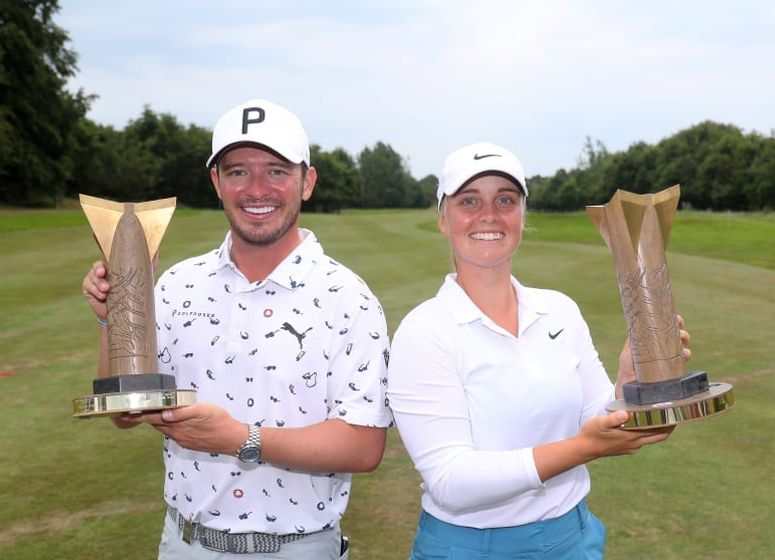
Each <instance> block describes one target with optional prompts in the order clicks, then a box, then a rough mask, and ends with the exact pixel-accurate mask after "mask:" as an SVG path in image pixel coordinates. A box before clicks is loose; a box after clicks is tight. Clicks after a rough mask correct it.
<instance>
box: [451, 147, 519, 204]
mask: <svg viewBox="0 0 775 560" xmlns="http://www.w3.org/2000/svg"><path fill="white" fill-rule="evenodd" d="M488 172H493V173H502V174H504V175H507V176H508V177H510V178H511V179H513V181H514V183H516V184H517V185H518V186H519V188H520V189H521V190H522V193H523V194H524V195H525V196H527V194H528V191H527V182H526V181H525V172H524V171H523V170H522V164H521V163H520V162H519V160H518V159H517V156H515V155H514V154H512V153H511V152H510V151H508V150H507V149H505V148H501V147H500V146H496V145H495V144H491V143H490V142H479V143H477V144H471V145H470V146H466V147H464V148H460V149H458V150H455V151H454V152H452V153H451V154H449V155H448V156H447V159H446V161H445V162H444V169H443V170H442V171H441V179H440V180H439V188H438V190H437V191H436V198H437V199H438V206H439V208H441V201H442V199H443V198H444V197H445V196H452V195H453V194H455V193H456V192H457V191H459V190H460V189H461V188H462V187H463V186H464V185H465V184H466V183H468V182H469V181H470V180H471V179H473V178H474V177H477V176H479V175H482V174H487V173H488Z"/></svg>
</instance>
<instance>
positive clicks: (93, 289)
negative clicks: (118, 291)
mask: <svg viewBox="0 0 775 560" xmlns="http://www.w3.org/2000/svg"><path fill="white" fill-rule="evenodd" d="M107 275H108V269H107V267H106V266H105V263H104V262H102V261H97V262H95V263H94V264H93V265H92V267H91V270H89V272H88V273H87V274H86V277H85V278H84V279H83V284H82V288H83V295H84V297H85V298H86V301H88V302H89V305H90V306H91V308H92V311H94V314H95V315H96V316H97V319H101V320H103V321H104V320H106V319H107V318H108V308H107V305H106V303H105V302H106V301H107V298H108V292H109V291H110V284H108V281H107V280H106V277H107Z"/></svg>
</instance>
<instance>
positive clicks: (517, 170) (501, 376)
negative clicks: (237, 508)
mask: <svg viewBox="0 0 775 560" xmlns="http://www.w3.org/2000/svg"><path fill="white" fill-rule="evenodd" d="M527 195H528V189H527V184H526V181H525V175H524V172H523V170H522V166H521V164H520V162H519V160H518V159H517V158H516V157H515V156H514V155H513V154H512V153H510V152H509V151H508V150H505V149H503V148H501V147H499V146H496V145H493V144H490V143H479V144H474V145H471V146H467V147H465V148H461V149H459V150H456V151H455V152H453V153H452V154H450V155H449V157H448V158H447V160H446V162H445V165H444V169H443V172H442V176H441V179H440V182H439V188H438V192H437V196H438V201H439V229H440V230H441V232H442V233H443V234H444V235H445V236H446V237H447V238H448V240H449V243H450V246H451V248H452V254H453V259H454V265H455V273H453V274H449V275H448V276H447V277H446V279H445V282H444V284H443V285H442V287H441V289H440V290H439V292H438V293H437V295H436V296H435V297H434V298H432V299H430V300H428V301H426V302H425V303H423V304H421V305H419V306H418V307H417V308H415V309H414V310H413V311H411V312H410V313H409V314H408V315H407V316H406V317H405V318H404V320H403V321H402V323H401V325H400V326H399V328H398V330H397V331H396V334H395V337H394V340H393V343H392V350H391V358H390V365H389V372H388V396H389V399H390V405H391V407H392V409H393V413H394V416H395V421H396V425H397V427H398V430H399V432H400V434H401V437H402V439H403V441H404V445H405V447H406V449H407V451H408V452H409V454H410V456H411V457H412V460H413V461H414V464H415V468H416V469H417V470H418V471H419V473H420V475H421V476H422V479H423V485H422V488H423V496H422V508H423V512H422V514H421V517H420V522H419V526H418V529H417V534H416V537H415V541H414V548H413V550H412V556H411V558H412V559H413V560H430V559H442V558H455V559H461V558H465V559H469V558H470V559H474V558H493V559H494V558H498V559H507V558H552V559H554V558H563V559H564V558H569V559H570V558H573V559H576V558H601V557H602V555H603V546H604V542H605V528H604V527H603V525H602V524H601V523H600V522H599V521H598V520H597V519H596V518H595V517H594V516H593V515H592V514H591V513H589V511H588V510H587V506H586V501H585V496H586V495H587V493H588V492H589V488H590V483H589V474H588V472H587V469H586V467H585V466H584V464H585V463H587V462H588V461H591V460H593V459H595V458H598V457H604V456H610V455H620V454H628V453H635V452H636V451H637V450H638V449H640V447H642V446H643V445H647V444H651V443H656V442H659V441H662V440H664V439H666V438H667V437H668V436H669V434H670V432H671V428H661V429H654V430H643V431H627V430H622V429H620V428H619V426H620V425H621V424H622V423H623V422H624V421H625V420H626V419H627V413H626V412H623V411H619V412H615V413H612V414H607V413H606V411H605V405H606V404H607V403H609V402H610V401H611V400H612V399H614V396H615V395H616V396H619V395H620V391H621V385H622V384H623V383H626V382H628V381H632V380H633V379H634V368H633V364H632V357H631V354H630V351H629V345H628V344H625V347H624V350H623V351H622V354H621V358H620V364H619V372H618V377H617V382H616V385H615V386H614V385H612V384H611V382H610V381H609V378H608V375H607V374H606V372H605V369H604V368H603V365H602V364H601V362H600V360H599V358H598V355H597V352H596V350H595V348H594V346H593V344H592V340H591V337H590V334H589V329H588V327H587V325H586V323H585V321H584V319H583V318H582V316H581V313H580V311H579V309H578V307H577V305H576V304H575V303H574V302H573V301H572V300H571V299H570V298H568V297H567V296H565V295H563V294H561V293H559V292H556V291H551V290H539V289H535V288H528V287H525V286H523V285H522V284H520V283H519V282H518V281H517V280H516V278H514V277H513V276H512V275H511V264H512V257H513V255H514V254H515V252H516V250H517V248H518V247H519V244H520V242H521V240H522V230H523V228H524V213H525V199H526V197H527ZM682 340H683V341H684V343H685V344H688V333H686V332H685V331H682ZM684 353H685V356H686V357H687V358H688V355H689V350H688V348H686V349H685V350H684Z"/></svg>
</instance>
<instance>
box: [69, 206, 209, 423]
mask: <svg viewBox="0 0 775 560" xmlns="http://www.w3.org/2000/svg"><path fill="white" fill-rule="evenodd" d="M80 200H81V206H82V208H83V210H84V213H85V214H86V216H87V218H88V220H89V224H90V225H91V227H92V230H93V231H94V236H95V238H96V239H97V243H98V245H99V246H100V249H101V250H102V252H103V254H104V257H105V261H106V262H107V267H108V273H107V281H108V283H109V284H110V287H111V289H110V292H108V297H107V303H106V305H107V312H108V314H107V322H108V324H107V339H108V348H107V352H108V375H107V376H106V377H98V378H97V379H95V380H94V381H93V383H92V387H93V391H94V394H92V395H88V396H84V397H79V398H77V399H74V400H73V410H74V415H75V416H76V417H78V418H89V417H91V416H101V415H113V414H121V413H141V412H144V411H151V410H161V409H164V408H175V407H179V406H186V405H189V404H193V403H194V402H196V392H195V391H192V390H178V389H177V388H176V384H175V377H174V376H172V375H169V374H162V373H158V352H157V347H156V313H155V309H154V297H153V284H154V282H153V266H152V265H151V260H152V258H153V255H155V254H156V251H157V249H158V247H159V243H160V242H161V238H162V236H163V235H164V232H165V231H166V229H167V224H168V223H169V220H170V218H171V217H172V213H173V212H174V210H175V199H174V198H167V199H162V200H155V201H151V202H143V203H135V204H133V203H118V202H112V201H109V200H103V199H100V198H95V197H91V196H86V195H80Z"/></svg>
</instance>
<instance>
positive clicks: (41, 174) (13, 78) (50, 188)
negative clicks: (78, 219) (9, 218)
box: [0, 0, 92, 205]
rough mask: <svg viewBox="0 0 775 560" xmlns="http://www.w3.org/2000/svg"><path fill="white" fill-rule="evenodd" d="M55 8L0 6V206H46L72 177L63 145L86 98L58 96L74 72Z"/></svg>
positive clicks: (36, 0) (17, 3)
mask: <svg viewBox="0 0 775 560" xmlns="http://www.w3.org/2000/svg"><path fill="white" fill-rule="evenodd" d="M58 11H59V4H58V2H57V0H3V1H2V2H1V3H0V185H1V186H0V200H1V201H3V202H6V203H10V204H20V205H21V204H23V205H51V204H55V203H56V202H57V201H58V200H59V198H60V197H61V196H62V195H63V194H64V189H65V182H66V181H67V179H68V177H69V176H70V173H71V171H72V166H71V163H70V161H69V160H68V155H67V151H68V143H69V142H70V141H71V138H72V136H73V134H74V132H75V130H76V127H77V124H78V121H79V120H80V119H81V118H83V116H84V115H85V114H86V110H87V109H88V105H89V103H90V101H91V99H92V98H91V97H89V96H87V95H85V94H84V93H83V91H79V92H78V93H75V94H72V93H70V92H68V91H67V90H66V89H65V85H66V82H67V79H68V78H69V77H71V76H73V75H74V74H75V72H76V71H77V66H76V62H77V55H76V54H75V52H73V51H71V50H69V49H68V48H67V47H66V45H67V43H68V42H69V38H68V35H67V33H66V32H65V31H64V30H63V29H61V28H60V27H58V26H57V25H56V24H55V23H54V21H53V15H54V14H55V13H56V12H58Z"/></svg>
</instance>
